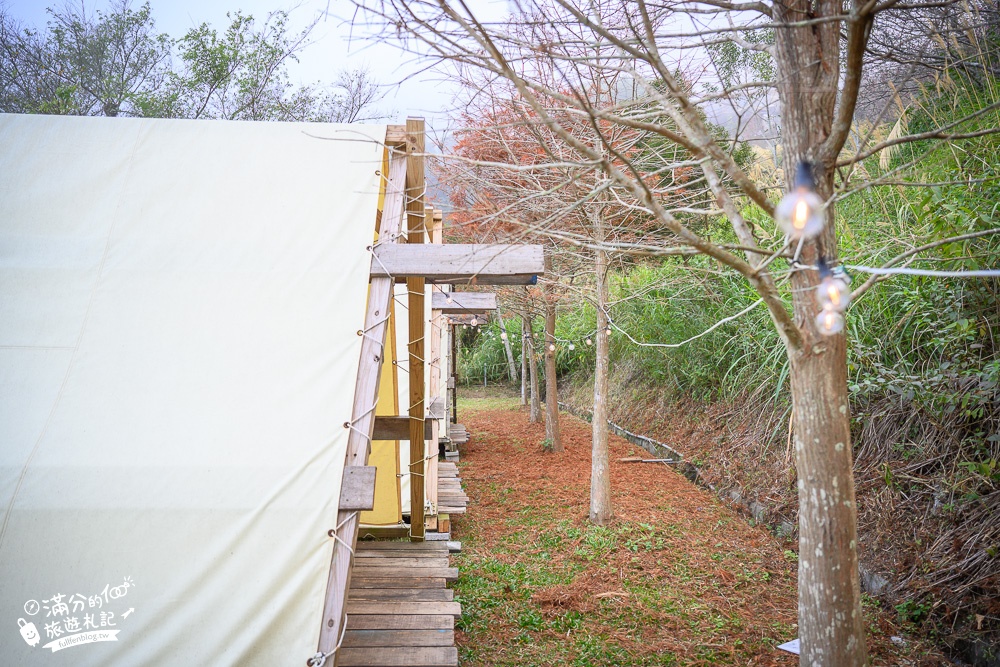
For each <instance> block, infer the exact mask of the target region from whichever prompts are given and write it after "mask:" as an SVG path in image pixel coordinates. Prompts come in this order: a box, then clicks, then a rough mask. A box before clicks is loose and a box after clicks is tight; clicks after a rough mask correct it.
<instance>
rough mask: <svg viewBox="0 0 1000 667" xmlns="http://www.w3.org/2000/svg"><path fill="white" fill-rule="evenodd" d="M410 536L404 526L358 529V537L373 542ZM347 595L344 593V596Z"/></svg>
mask: <svg viewBox="0 0 1000 667" xmlns="http://www.w3.org/2000/svg"><path fill="white" fill-rule="evenodd" d="M409 536H410V527H409V526H404V525H394V526H365V527H364V528H361V529H359V531H358V537H361V538H363V539H368V538H371V539H373V540H398V539H406V538H408V537H409ZM344 595H345V596H346V595H347V594H346V592H345V594H344Z"/></svg>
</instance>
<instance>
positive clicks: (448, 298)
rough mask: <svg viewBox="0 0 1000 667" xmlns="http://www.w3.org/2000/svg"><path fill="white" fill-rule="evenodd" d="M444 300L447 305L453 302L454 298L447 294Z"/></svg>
mask: <svg viewBox="0 0 1000 667" xmlns="http://www.w3.org/2000/svg"><path fill="white" fill-rule="evenodd" d="M444 302H445V303H446V304H448V305H449V306H450V305H451V304H453V303H455V300H454V299H452V298H451V295H450V294H449V295H448V296H446V297H445V298H444Z"/></svg>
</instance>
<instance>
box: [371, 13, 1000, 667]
mask: <svg viewBox="0 0 1000 667" xmlns="http://www.w3.org/2000/svg"><path fill="white" fill-rule="evenodd" d="M361 4H362V6H365V7H366V9H368V10H369V11H370V12H371V13H372V14H374V15H376V16H378V17H381V18H383V19H385V20H387V21H388V23H389V24H390V25H392V26H393V29H394V30H397V31H402V32H406V33H407V34H406V36H407V38H408V44H407V46H408V48H410V49H411V50H413V51H416V52H420V53H423V54H425V55H428V56H430V57H437V58H439V59H441V60H443V61H446V62H448V63H450V64H452V65H453V66H454V67H455V68H456V71H457V72H459V74H460V75H467V73H468V72H470V71H476V72H479V73H480V76H482V77H486V78H487V79H489V80H491V81H502V82H504V84H505V85H509V86H510V88H511V90H512V91H513V93H514V94H515V95H516V99H517V100H518V101H519V103H520V104H523V105H524V107H525V108H526V109H529V110H530V114H531V116H532V117H533V121H532V123H533V125H532V126H533V127H534V128H535V130H536V138H537V140H538V142H539V146H540V149H539V150H540V151H541V152H542V153H544V154H545V155H546V156H547V163H546V165H531V167H530V169H527V170H526V169H525V168H524V166H523V165H519V164H510V163H508V164H506V165H500V164H492V165H490V167H491V168H493V169H496V170H498V171H506V173H507V174H508V175H517V174H521V173H524V172H525V171H530V172H532V173H534V172H536V171H539V170H540V169H542V168H543V167H547V168H548V169H549V170H550V171H551V172H552V173H560V174H570V175H571V176H570V177H568V178H567V179H566V180H567V182H572V183H573V184H574V186H577V187H580V196H579V198H578V199H577V201H576V202H575V204H574V206H573V208H574V209H575V210H577V211H581V212H583V213H584V214H585V215H584V217H586V219H587V221H588V222H589V226H587V227H586V228H583V227H581V228H580V229H576V230H565V229H555V230H552V229H546V228H545V225H544V224H542V222H543V221H534V223H533V224H531V225H525V226H524V229H523V231H524V233H526V234H542V235H546V236H549V237H553V238H558V239H560V240H561V241H564V242H569V243H575V244H578V245H579V246H580V247H584V248H588V249H590V250H592V251H593V253H594V257H595V261H596V273H597V302H598V308H597V318H598V322H597V324H598V326H597V337H596V338H597V345H598V355H597V358H598V372H597V373H596V379H595V410H594V413H595V414H594V422H595V424H597V423H598V421H599V420H602V419H603V418H604V408H605V406H604V404H603V401H602V400H601V399H602V398H603V397H604V396H606V394H605V393H604V390H603V387H601V386H600V382H601V378H602V377H606V376H605V374H604V372H603V369H602V367H601V366H602V364H606V363H607V335H606V332H607V331H609V330H610V329H611V328H613V327H614V323H613V322H610V321H609V320H608V316H607V311H606V309H605V307H604V306H605V304H606V301H607V297H606V291H605V290H606V280H605V277H606V272H607V258H608V253H612V252H614V253H626V254H631V255H645V256H654V257H666V256H670V255H687V254H702V255H706V256H708V257H710V258H712V259H714V260H715V261H716V262H717V263H718V265H719V266H720V268H721V270H726V271H735V272H738V273H739V274H742V276H743V277H744V278H745V279H746V281H747V284H748V286H749V287H750V288H751V289H753V290H754V291H755V292H756V295H757V297H758V301H757V305H758V306H763V307H764V308H766V309H767V312H768V314H769V316H770V319H771V321H772V322H773V324H774V326H775V328H776V331H777V332H778V335H779V337H780V339H781V341H782V343H783V345H784V348H785V352H786V354H787V358H788V362H789V366H790V372H789V376H790V386H791V395H792V401H793V406H794V407H793V413H792V415H793V416H792V434H793V439H794V445H795V447H794V448H795V472H796V474H797V477H798V497H799V540H800V542H799V546H800V549H799V633H800V640H801V654H800V655H801V664H803V665H838V666H841V665H843V666H858V665H864V664H866V663H867V650H866V644H865V623H864V619H863V617H862V609H861V596H860V586H859V577H858V553H857V518H856V508H855V506H854V498H855V492H854V478H853V471H852V446H851V432H850V414H849V405H848V390H847V381H846V375H847V363H846V362H847V360H846V341H845V336H844V333H843V332H842V328H843V319H839V320H838V318H841V315H840V313H839V310H838V309H840V310H842V309H843V307H846V305H847V299H845V298H844V297H848V296H850V295H849V294H847V292H846V291H845V286H844V285H843V284H841V286H840V287H838V288H837V290H835V291H836V292H837V295H833V292H831V291H830V289H828V288H829V282H828V281H829V280H830V279H831V272H832V271H831V268H832V269H836V268H837V267H838V265H840V264H841V263H842V262H841V259H840V258H839V257H838V245H837V235H836V229H837V228H836V225H835V209H836V206H835V205H836V203H837V201H839V200H841V199H843V198H846V197H849V196H852V195H854V194H856V193H857V192H861V191H863V189H864V188H865V187H867V186H869V185H870V183H860V184H859V182H858V175H857V172H856V168H857V167H858V166H859V165H860V163H861V161H862V160H864V159H866V158H868V157H869V156H872V155H877V154H878V153H879V152H880V151H884V150H887V149H891V148H892V147H894V146H899V145H901V144H904V143H907V142H924V143H917V144H914V145H915V146H916V147H917V150H918V151H930V150H933V147H928V146H930V144H929V143H928V142H931V141H932V140H946V141H960V140H963V139H967V138H971V137H975V136H982V135H984V134H987V133H993V132H997V131H998V129H997V126H996V113H995V111H996V105H990V106H987V107H984V108H983V109H980V110H977V111H975V112H972V113H969V114H968V115H966V116H962V117H958V118H952V119H949V120H948V121H946V122H943V123H940V124H938V125H937V126H936V127H931V128H930V129H927V130H924V131H921V132H919V133H914V134H911V135H905V133H900V134H897V135H896V136H890V137H887V138H885V139H884V140H881V141H877V140H874V139H873V136H874V135H873V133H871V132H866V131H864V130H863V129H861V128H860V127H859V126H858V125H857V124H856V122H855V120H856V111H857V109H858V102H859V99H860V97H861V91H862V79H863V76H864V74H865V72H866V70H868V69H871V68H878V67H879V66H880V65H883V64H884V62H882V61H879V57H880V55H879V53H878V52H877V51H876V50H869V46H870V45H872V35H873V31H874V34H878V31H877V28H878V26H879V25H880V24H882V23H885V22H889V21H895V22H896V25H900V24H906V25H907V26H908V27H907V30H908V31H909V33H910V34H911V36H912V35H916V33H918V32H921V31H922V34H921V35H919V36H913V37H911V39H910V40H908V41H907V44H906V46H907V49H923V51H921V53H918V54H911V56H909V58H910V60H911V62H912V61H915V60H919V58H920V57H922V56H925V55H927V53H929V52H930V51H934V54H933V55H934V56H935V57H940V62H941V63H944V64H947V63H948V62H949V59H950V58H956V56H955V55H954V54H955V53H956V52H957V53H958V54H959V55H958V56H957V59H958V60H959V61H960V62H962V66H963V67H970V66H971V65H969V63H971V62H972V61H974V60H975V59H976V56H977V49H978V50H979V51H980V52H981V51H982V50H983V48H984V47H983V44H982V43H980V42H978V41H977V40H978V39H979V37H980V36H981V35H982V32H981V31H979V25H977V21H978V19H977V16H978V14H977V12H979V11H980V9H984V10H985V9H989V6H987V5H986V4H985V3H982V4H983V6H982V7H980V6H979V4H977V3H972V4H970V3H961V4H959V3H951V2H947V1H946V2H944V3H941V2H936V1H935V2H930V1H928V2H926V3H924V2H914V3H901V2H897V1H896V0H881V1H880V0H850V1H849V2H843V1H841V0H836V1H835V0H773V1H755V0H750V1H746V2H731V1H729V0H700V1H697V2H695V1H691V2H685V1H683V0H682V1H681V2H674V3H661V2H652V1H650V0H629V1H625V0H588V1H586V2H584V1H583V0H522V1H521V2H519V3H517V4H516V6H517V9H518V13H517V14H516V15H515V16H512V17H511V19H510V20H509V21H507V22H499V23H484V22H481V21H479V20H478V19H477V17H476V16H475V15H474V14H473V13H470V11H469V10H468V7H467V6H466V5H465V4H460V5H452V4H451V3H445V2H437V1H432V0H406V1H403V0H367V1H364V2H361ZM936 12H950V14H949V16H951V17H953V18H954V21H950V22H947V21H946V22H943V23H935V22H928V21H925V20H922V19H925V18H927V17H928V16H929V15H932V14H935V13H936ZM908 18H909V19H911V20H910V22H909V23H907V22H906V19H908ZM918 19H920V20H918ZM942 25H943V26H947V27H948V30H949V31H950V32H948V33H947V34H943V33H941V32H940V31H939V26H942ZM942 29H943V28H942ZM720 45H722V46H725V47H727V48H729V49H731V54H735V55H737V56H739V57H738V58H736V59H735V61H732V62H735V63H736V64H737V65H739V63H740V61H741V60H742V61H744V62H747V61H750V62H754V63H755V64H756V65H758V67H757V70H756V74H757V76H756V77H750V78H747V79H744V80H742V81H736V80H735V79H733V78H732V77H729V78H728V80H725V79H726V76H725V73H724V72H721V71H720V63H721V61H720V60H719V59H718V57H717V56H718V55H719V53H720V52H719V51H718V48H719V47H720ZM713 51H714V54H713ZM713 55H715V56H716V57H715V58H713ZM723 55H725V54H724V53H723ZM751 56H752V57H751ZM758 56H759V58H758ZM882 57H883V60H884V59H885V56H884V55H883V56H882ZM931 60H933V59H931ZM761 65H768V66H761ZM911 69H912V68H911ZM979 75H980V76H983V77H987V76H991V72H990V70H988V69H987V68H981V69H980V70H979ZM757 77H759V78H757ZM554 80H555V81H557V82H558V85H553V83H552V82H553V81H554ZM595 81H600V82H612V84H613V86H612V87H610V88H607V89H605V91H604V92H605V93H610V92H612V91H613V92H614V93H615V94H614V95H611V94H601V92H602V91H601V90H600V89H595V88H594V87H592V86H591V85H590V84H591V83H592V82H595ZM899 87H900V88H902V86H899ZM748 91H759V92H760V93H761V94H760V95H753V96H749V95H747V93H748ZM751 98H752V99H754V100H756V102H757V103H764V104H768V108H772V106H773V107H774V108H773V109H772V110H773V114H772V118H771V121H772V122H770V123H768V124H766V126H767V127H768V128H769V133H770V134H769V136H751V135H749V133H750V132H751V130H749V129H747V128H748V127H749V126H743V125H742V124H741V123H740V122H738V121H739V119H740V118H741V114H743V113H745V112H746V111H747V110H746V109H745V108H743V107H742V106H741V104H743V102H741V100H742V101H745V100H747V99H751ZM889 106H890V104H889V101H887V102H886V103H885V104H883V105H882V106H881V108H878V106H877V105H876V109H877V110H876V112H875V113H872V112H871V110H869V111H868V116H869V118H872V117H874V118H876V119H879V118H881V117H883V116H884V115H885V114H886V113H887V111H888V109H889ZM727 111H731V112H733V114H734V115H735V116H736V118H737V122H735V123H733V124H734V125H735V135H733V134H731V135H729V136H720V134H719V133H718V132H717V131H716V130H715V129H714V128H713V127H712V126H711V124H710V123H708V122H707V121H706V118H707V117H708V115H709V114H714V115H715V116H716V117H718V116H719V115H723V116H724V115H725V114H726V112H727ZM730 121H732V118H730ZM972 121H975V124H974V125H971V126H970V123H972ZM580 124H586V125H587V126H588V127H589V128H590V129H591V133H590V134H587V135H584V134H581V133H580V132H578V131H577V128H578V127H579V125H580ZM756 127H757V128H760V127H761V126H760V124H757V125H756ZM629 132H631V133H635V134H634V135H633V134H629ZM775 135H777V136H775ZM636 136H638V137H639V139H638V140H636V138H635V137H636ZM849 138H853V139H854V141H853V142H852V145H851V146H850V147H847V142H848V139H849ZM748 139H749V140H754V141H757V142H758V143H759V142H765V141H773V142H776V144H775V149H776V150H774V155H776V156H780V163H781V165H780V166H781V168H782V169H781V171H780V177H781V179H782V180H783V181H784V186H785V187H784V189H785V190H786V191H787V193H788V194H787V195H786V198H785V199H784V200H783V202H785V203H782V204H781V205H778V203H777V202H776V201H775V199H776V197H774V195H780V193H773V194H772V193H771V192H770V190H769V186H770V184H769V183H766V182H763V181H762V180H761V178H760V177H759V175H758V176H753V175H752V173H753V172H752V170H750V169H747V168H745V164H744V163H743V161H742V160H741V159H740V156H739V152H740V143H739V141H740V140H748ZM640 143H643V144H644V145H645V146H647V147H649V146H653V147H657V148H659V147H664V146H669V147H671V148H672V149H673V150H672V151H670V152H669V153H668V152H664V153H662V154H659V153H657V155H656V157H660V156H661V155H662V159H661V160H657V159H652V160H651V159H650V154H649V152H648V151H647V152H645V153H642V152H635V151H633V150H632V149H633V148H634V147H635V146H636V145H638V144H640ZM776 166H777V165H776ZM679 170H691V171H693V172H694V173H695V179H694V183H692V182H688V183H685V184H677V183H675V182H674V181H673V180H672V179H671V176H672V175H673V174H675V173H677V172H678V171H679ZM902 175H903V170H902V169H888V170H886V173H885V174H883V176H880V177H879V179H881V182H894V181H895V180H897V179H902ZM876 182H878V181H876ZM695 185H697V186H698V187H697V188H696V187H694V186H695ZM678 190H687V191H688V192H690V193H692V198H691V199H690V200H688V201H686V202H685V201H684V200H683V198H682V199H681V200H678V198H676V197H675V196H674V195H676V194H677V192H678ZM696 190H698V191H701V192H707V194H708V195H709V196H708V197H703V196H701V195H698V196H694V193H695V191H696ZM531 194H534V193H531ZM526 196H531V195H530V194H529V195H526ZM612 211H616V212H617V214H618V215H630V216H631V219H632V220H633V221H635V222H640V221H644V222H649V221H652V222H653V223H655V224H654V225H653V228H651V229H648V230H646V231H644V232H643V233H642V234H641V235H640V238H638V239H635V240H629V241H628V242H621V240H620V239H617V238H615V237H614V236H613V235H610V234H607V233H606V232H607V229H608V227H609V226H610V225H611V224H613V223H610V222H609V220H611V219H613V217H614V214H612V213H611V212H612ZM720 220H724V221H725V222H726V223H727V225H728V231H726V232H725V233H722V232H721V231H719V230H720V227H719V225H718V224H712V223H716V222H717V221H720ZM775 223H777V224H775ZM776 227H777V229H776ZM713 232H714V236H713ZM894 261H895V260H894ZM782 267H784V268H782ZM875 270H878V269H877V268H876V269H875ZM834 277H836V274H834ZM872 284H874V278H873V279H872V280H869V281H867V282H865V283H864V284H863V285H862V286H861V287H860V288H858V289H857V290H855V292H854V295H853V296H854V298H855V299H857V298H859V297H860V296H861V295H863V294H864V293H865V292H866V291H867V290H868V289H869V288H870V287H871V285H872ZM821 288H822V289H821ZM831 299H832V300H833V301H834V302H835V305H836V307H837V308H836V309H833V310H831V307H830V300H831ZM727 319H732V318H727ZM596 454H597V452H596V443H595V461H596V460H597V455H596ZM595 465H596V464H595ZM598 480H599V475H598V471H597V470H596V468H595V475H594V483H595V484H597V483H598ZM593 495H594V497H602V496H603V495H604V490H603V489H596V490H595V491H594V494H593ZM602 512H607V513H608V514H610V508H601V507H593V506H592V508H591V514H592V517H593V516H594V514H595V513H598V514H600V513H602Z"/></svg>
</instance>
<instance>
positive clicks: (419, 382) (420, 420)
mask: <svg viewBox="0 0 1000 667" xmlns="http://www.w3.org/2000/svg"><path fill="white" fill-rule="evenodd" d="M406 152H407V157H406V221H407V231H408V235H407V239H406V240H407V242H406V243H405V244H400V245H401V246H402V245H406V246H407V247H409V248H424V247H440V246H430V245H426V244H424V236H425V232H427V231H428V230H429V229H430V225H429V224H427V219H426V216H425V213H426V212H425V210H424V189H425V187H426V184H425V181H424V159H423V156H422V155H420V154H421V153H423V152H424V121H423V119H416V118H408V119H407V120H406ZM385 247H388V246H385ZM373 261H374V260H373ZM389 275H392V274H391V273H390V274H389ZM424 290H425V283H424V279H423V278H422V277H419V276H415V275H414V276H407V278H406V292H407V296H408V299H407V312H408V314H409V325H410V326H409V333H410V345H409V350H410V365H409V367H408V368H409V371H410V383H409V384H410V409H409V413H410V539H411V540H413V541H417V542H419V541H422V540H423V539H424V469H425V467H426V466H425V465H424V456H425V454H424V451H425V449H426V447H427V446H426V444H425V442H426V441H425V438H424V390H425V387H424V359H425V358H426V357H425V353H424V350H425V349H426V346H425V345H424V298H425V297H424Z"/></svg>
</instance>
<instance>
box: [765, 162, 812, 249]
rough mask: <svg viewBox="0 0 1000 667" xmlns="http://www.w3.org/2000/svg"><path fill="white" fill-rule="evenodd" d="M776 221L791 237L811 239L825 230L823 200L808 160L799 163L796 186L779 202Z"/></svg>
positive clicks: (775, 212) (775, 211) (776, 209)
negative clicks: (817, 192)
mask: <svg viewBox="0 0 1000 667" xmlns="http://www.w3.org/2000/svg"><path fill="white" fill-rule="evenodd" d="M774 221H775V222H776V223H778V226H779V227H781V229H782V231H784V232H785V234H787V235H788V238H790V239H795V240H798V239H811V238H813V237H814V236H818V235H819V233H820V232H822V231H823V225H824V220H823V200H822V199H821V198H820V196H819V195H817V194H816V181H815V180H814V179H813V174H812V166H811V165H810V164H809V163H808V162H800V163H799V166H798V169H797V170H796V172H795V184H794V188H793V190H792V191H791V192H789V193H788V194H786V195H785V196H784V197H782V199H781V201H780V202H778V206H777V208H775V209H774Z"/></svg>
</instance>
